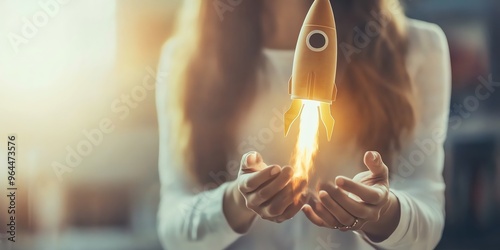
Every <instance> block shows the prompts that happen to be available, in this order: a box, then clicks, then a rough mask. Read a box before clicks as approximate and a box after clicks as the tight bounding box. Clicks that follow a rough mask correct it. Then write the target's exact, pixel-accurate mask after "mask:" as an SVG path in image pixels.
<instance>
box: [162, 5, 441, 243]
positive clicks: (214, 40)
mask: <svg viewBox="0 0 500 250" xmlns="http://www.w3.org/2000/svg"><path fill="white" fill-rule="evenodd" d="M317 1H320V0H317ZM312 2H313V1H312V0H307V1H305V0H273V1H270V0H268V1H265V0H260V1H258V0H252V1H227V2H226V1H200V0H193V1H186V6H185V8H184V12H183V13H182V15H181V18H180V19H179V22H178V27H177V32H176V34H175V35H174V36H173V38H172V39H171V40H170V41H169V42H168V43H167V44H166V46H165V48H164V52H163V55H162V58H161V63H160V68H161V69H160V71H165V70H166V71H168V72H169V73H170V74H169V78H168V80H167V81H165V82H159V83H158V88H157V109H158V117H159V127H160V152H159V154H160V158H159V168H160V178H161V183H162V196H161V204H160V208H159V212H158V217H159V218H158V219H159V225H158V228H159V236H160V239H161V241H162V244H163V245H164V247H165V248H167V249H224V248H226V249H373V248H382V249H432V248H434V247H435V246H436V244H437V243H438V242H439V239H440V236H441V232H442V229H443V226H444V194H443V192H444V182H443V179H442V175H441V172H442V168H443V160H444V154H443V150H442V145H443V141H444V139H445V138H444V137H445V133H446V127H447V126H446V125H447V114H448V104H449V95H450V66H449V55H448V48H447V43H446V38H445V37H444V34H443V32H442V31H441V30H440V29H439V28H438V27H437V26H436V25H433V24H429V23H424V22H421V21H416V20H410V19H407V18H406V17H404V15H403V13H402V10H401V8H400V6H399V3H398V2H397V1H396V0H331V1H330V2H331V4H332V6H333V10H334V13H335V19H336V22H337V33H338V46H339V56H338V60H339V62H338V63H339V65H338V75H337V81H336V84H337V86H338V89H339V92H338V96H337V101H336V102H335V103H334V104H333V105H332V113H333V116H334V117H335V119H336V121H337V123H336V125H335V130H334V133H333V139H332V141H331V142H326V140H324V139H322V140H320V145H319V151H318V153H317V155H316V158H315V161H314V168H313V171H312V173H311V176H310V179H309V181H308V182H307V183H306V182H300V183H298V185H297V181H296V179H293V175H294V170H293V168H292V167H290V166H286V165H287V163H288V162H289V160H290V155H291V154H292V152H293V146H294V144H295V141H296V135H297V133H298V131H297V126H295V127H294V128H293V129H292V130H291V131H290V133H289V136H288V137H286V138H284V137H283V135H282V133H283V132H282V131H283V122H282V120H281V119H282V114H283V110H286V109H285V108H286V107H288V106H289V104H290V99H289V95H288V89H287V88H288V86H287V82H288V78H289V77H290V75H291V69H292V63H293V55H294V48H295V44H296V42H297V37H298V34H299V31H300V28H301V25H302V22H303V20H304V17H305V15H306V13H307V11H308V9H309V7H310V6H311V3H312ZM321 133H323V132H321ZM293 135H295V136H293ZM319 138H325V135H323V134H320V137H319ZM255 151H258V152H259V153H257V152H255ZM241 155H243V157H241ZM239 159H241V164H239V163H238V162H240V160H239ZM264 161H265V162H267V163H279V165H267V164H266V163H264ZM363 165H364V166H363ZM306 193H307V195H304V194H306ZM301 211H303V212H301Z"/></svg>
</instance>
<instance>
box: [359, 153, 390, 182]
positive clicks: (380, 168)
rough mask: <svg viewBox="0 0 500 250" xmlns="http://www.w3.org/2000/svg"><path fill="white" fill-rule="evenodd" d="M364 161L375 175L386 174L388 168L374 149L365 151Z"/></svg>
mask: <svg viewBox="0 0 500 250" xmlns="http://www.w3.org/2000/svg"><path fill="white" fill-rule="evenodd" d="M364 162H365V165H366V167H367V168H368V169H369V170H370V172H372V174H373V175H376V176H386V175H387V174H388V171H389V170H388V168H387V166H386V165H385V163H384V162H383V161H382V156H381V155H380V154H379V153H378V152H376V151H367V152H366V153H365V157H364Z"/></svg>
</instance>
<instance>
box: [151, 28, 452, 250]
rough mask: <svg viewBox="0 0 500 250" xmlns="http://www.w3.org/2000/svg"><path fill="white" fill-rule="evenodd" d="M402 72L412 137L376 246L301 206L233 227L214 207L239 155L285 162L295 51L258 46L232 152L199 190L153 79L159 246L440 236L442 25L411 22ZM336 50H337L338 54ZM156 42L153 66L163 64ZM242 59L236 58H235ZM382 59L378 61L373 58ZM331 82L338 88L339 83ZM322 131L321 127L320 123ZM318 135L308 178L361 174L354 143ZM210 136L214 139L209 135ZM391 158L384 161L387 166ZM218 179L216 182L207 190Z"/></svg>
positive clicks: (410, 245)
mask: <svg viewBox="0 0 500 250" xmlns="http://www.w3.org/2000/svg"><path fill="white" fill-rule="evenodd" d="M408 29H409V30H408V31H409V39H410V44H409V53H408V57H407V64H406V65H407V69H408V72H409V75H410V77H411V79H412V83H413V85H414V86H413V88H414V91H415V94H416V96H417V100H418V101H417V102H418V103H417V105H418V106H417V119H418V120H417V125H416V129H415V136H414V137H413V138H412V139H411V140H408V141H407V142H405V143H404V145H403V150H402V152H401V153H400V155H399V156H398V157H396V159H395V160H394V162H393V163H392V165H391V166H390V168H391V183H390V187H391V191H392V192H393V193H394V194H395V195H396V196H397V197H398V199H399V202H400V204H401V217H400V220H399V225H398V226H397V228H396V230H395V231H394V233H393V234H392V235H391V236H390V237H389V238H388V239H386V240H384V241H383V242H379V243H374V242H371V241H370V240H369V239H367V238H366V237H364V236H363V233H361V232H340V231H338V230H333V229H326V228H320V227H317V226H315V225H314V224H312V223H311V222H310V221H308V220H307V218H306V217H305V215H304V214H303V213H302V212H299V213H298V214H297V215H296V216H295V217H294V218H293V219H291V220H288V221H285V222H283V223H281V224H276V223H273V222H269V221H265V220H262V219H260V218H257V219H256V220H255V221H254V223H253V225H252V227H251V228H250V230H249V231H248V232H247V233H246V234H244V235H241V234H238V233H235V232H234V231H233V230H232V229H231V227H230V226H229V225H228V223H227V220H226V218H225V217H224V214H223V211H222V201H223V196H224V190H225V189H226V187H227V185H226V184H222V183H224V182H225V181H226V180H227V179H228V178H229V176H234V175H236V173H237V171H238V167H239V162H240V158H241V155H242V154H244V153H245V152H247V151H251V150H256V151H259V152H260V153H261V154H262V155H263V158H264V160H265V161H266V163H268V164H270V163H276V164H279V165H284V164H287V163H288V162H289V158H290V155H291V152H292V148H293V145H294V144H295V140H296V135H297V127H298V124H294V125H293V127H295V128H294V129H292V130H291V131H290V133H289V136H288V137H286V138H285V137H284V136H283V121H282V114H283V111H284V110H285V109H286V108H287V107H288V106H289V105H290V103H291V101H290V97H289V95H288V86H287V84H288V79H289V77H290V75H291V70H292V62H293V54H294V52H293V51H291V50H290V51H279V50H270V49H264V51H263V56H264V57H265V60H264V61H265V63H263V65H262V68H263V70H262V71H261V72H260V80H259V94H258V98H257V100H256V104H255V105H254V106H252V107H249V111H248V112H249V113H248V116H247V117H246V119H247V120H246V122H244V124H245V126H243V127H242V128H241V133H240V141H239V142H240V144H239V147H238V149H237V150H236V151H237V153H236V154H235V155H234V156H233V157H232V160H231V161H230V162H229V163H228V166H227V171H224V172H220V173H212V174H211V176H212V179H213V180H214V183H211V185H207V186H206V187H205V188H203V190H200V189H199V188H194V185H192V184H191V183H189V182H188V181H186V178H185V174H184V173H182V172H180V171H179V169H182V164H181V163H176V162H174V161H173V157H172V155H171V154H173V151H172V150H170V149H169V147H171V145H170V144H169V143H168V142H169V134H170V133H172V131H171V130H170V123H169V115H168V114H167V113H166V109H165V105H166V100H167V98H168V93H167V91H166V89H165V88H166V86H165V85H166V83H165V82H162V81H159V82H158V86H157V110H158V121H159V128H160V152H159V173H160V180H161V184H162V190H161V202H160V206H159V211H158V229H159V236H160V240H161V242H162V244H163V246H164V247H165V248H166V249H258V250H264V249H265V250H271V249H314V250H315V249H374V248H376V249H432V248H434V247H435V246H436V244H437V243H438V242H439V239H440V238H441V233H442V230H443V226H444V188H445V185H444V182H443V178H442V170H443V162H444V152H443V142H444V140H445V135H446V128H447V122H448V112H449V98H450V85H451V84H450V82H451V76H450V75H451V74H450V58H449V52H448V45H447V41H446V37H445V35H444V33H443V31H442V30H441V29H440V28H439V27H438V26H437V25H434V24H430V23H425V22H422V21H416V20H409V21H408ZM339 56H343V54H342V52H339ZM167 57H168V49H164V51H163V55H162V60H161V62H160V69H159V71H160V72H164V71H165V70H167V69H168V65H167V63H166V61H168V60H166V58H167ZM241 60H244V59H243V58H242V59H241ZM381 63H383V62H381ZM338 87H339V95H341V94H342V89H341V88H342V87H341V86H338ZM321 128H322V127H321ZM325 138H326V137H325V134H324V131H322V134H321V133H320V141H322V142H321V144H320V147H319V148H320V152H319V153H318V155H317V158H316V161H315V169H314V173H313V176H314V177H312V179H313V181H311V183H316V182H317V181H318V180H323V181H328V180H334V179H335V177H336V176H337V175H344V176H347V177H353V176H354V175H355V174H356V173H358V172H361V171H365V170H366V169H365V167H364V165H363V164H362V156H363V153H364V152H360V151H359V150H356V149H355V148H354V146H353V143H348V142H342V143H339V142H338V141H337V142H336V141H335V130H334V134H333V141H332V142H331V143H328V142H326V139H325ZM214 143H217V142H214ZM389 164H390V163H389ZM218 184H222V185H220V186H218V187H217V188H215V189H214V187H215V186H217V185H218Z"/></svg>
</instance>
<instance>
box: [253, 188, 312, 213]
mask: <svg viewBox="0 0 500 250" xmlns="http://www.w3.org/2000/svg"><path fill="white" fill-rule="evenodd" d="M306 185H307V182H306V181H305V180H303V181H301V182H300V183H299V186H298V189H299V190H301V189H303V188H304V187H305V186H306ZM293 186H294V183H292V182H289V183H288V184H287V185H286V187H285V188H283V190H281V191H279V192H278V193H277V194H276V195H275V196H274V197H272V198H271V199H270V200H268V201H267V202H265V203H263V204H262V205H261V207H262V214H263V215H264V216H268V217H276V216H279V215H282V214H283V212H284V211H285V209H286V208H287V207H288V206H290V204H293V203H294V202H295V198H298V197H299V195H300V193H294V187H293Z"/></svg>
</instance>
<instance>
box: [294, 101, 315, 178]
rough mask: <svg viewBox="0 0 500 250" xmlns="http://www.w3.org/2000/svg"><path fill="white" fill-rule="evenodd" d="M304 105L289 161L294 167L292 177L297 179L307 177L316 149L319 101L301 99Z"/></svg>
mask: <svg viewBox="0 0 500 250" xmlns="http://www.w3.org/2000/svg"><path fill="white" fill-rule="evenodd" d="M302 103H303V105H304V107H303V108H302V113H301V115H300V126H299V129H300V130H299V136H298V139H297V144H296V145H295V150H294V153H293V155H292V159H291V163H292V166H293V167H294V170H295V174H294V177H295V178H296V179H297V180H299V181H298V182H297V183H299V182H300V180H303V179H305V180H306V181H307V180H308V179H309V172H310V171H311V168H312V166H313V160H314V156H315V155H316V152H317V151H318V130H319V113H318V107H319V102H317V101H305V100H304V101H302Z"/></svg>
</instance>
